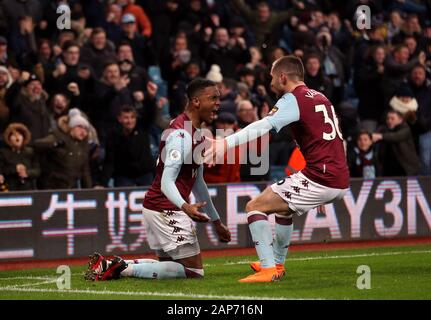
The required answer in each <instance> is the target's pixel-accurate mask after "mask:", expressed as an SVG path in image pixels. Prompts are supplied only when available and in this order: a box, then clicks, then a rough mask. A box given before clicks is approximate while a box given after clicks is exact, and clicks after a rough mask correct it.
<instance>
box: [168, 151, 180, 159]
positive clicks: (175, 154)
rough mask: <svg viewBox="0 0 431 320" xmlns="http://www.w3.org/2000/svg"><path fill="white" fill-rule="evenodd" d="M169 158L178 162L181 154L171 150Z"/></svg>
mask: <svg viewBox="0 0 431 320" xmlns="http://www.w3.org/2000/svg"><path fill="white" fill-rule="evenodd" d="M169 157H170V158H171V160H173V161H178V160H180V159H181V152H179V151H178V150H171V152H170V153H169Z"/></svg>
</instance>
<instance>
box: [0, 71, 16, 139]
mask: <svg viewBox="0 0 431 320" xmlns="http://www.w3.org/2000/svg"><path fill="white" fill-rule="evenodd" d="M12 82H13V80H12V76H11V75H10V73H9V70H8V69H7V68H6V67H4V66H0V134H2V133H3V131H4V129H5V128H6V125H7V124H8V122H9V107H8V106H7V104H6V99H5V98H6V92H7V90H8V89H9V87H10V86H11V85H12Z"/></svg>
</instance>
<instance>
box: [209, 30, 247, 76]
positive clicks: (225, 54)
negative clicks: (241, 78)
mask: <svg viewBox="0 0 431 320" xmlns="http://www.w3.org/2000/svg"><path fill="white" fill-rule="evenodd" d="M250 58H251V57H250V52H249V51H248V48H247V45H246V43H245V40H244V38H229V33H228V31H227V29H226V28H218V29H217V30H216V31H215V39H214V43H212V44H209V46H208V48H207V54H206V58H205V61H206V63H207V64H208V66H211V65H213V64H217V65H218V66H220V69H221V73H222V75H223V76H224V77H227V78H232V79H235V78H238V77H237V72H238V66H239V65H245V64H246V63H247V62H249V61H250Z"/></svg>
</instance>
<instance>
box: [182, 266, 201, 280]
mask: <svg viewBox="0 0 431 320" xmlns="http://www.w3.org/2000/svg"><path fill="white" fill-rule="evenodd" d="M184 270H185V272H186V278H203V277H204V269H196V268H187V267H184Z"/></svg>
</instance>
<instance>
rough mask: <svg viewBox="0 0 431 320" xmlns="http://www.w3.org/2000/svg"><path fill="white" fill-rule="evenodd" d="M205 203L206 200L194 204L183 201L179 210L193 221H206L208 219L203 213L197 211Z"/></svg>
mask: <svg viewBox="0 0 431 320" xmlns="http://www.w3.org/2000/svg"><path fill="white" fill-rule="evenodd" d="M206 204H207V203H206V202H199V203H195V204H188V203H184V204H183V205H182V207H181V210H183V211H184V212H185V213H186V214H187V215H188V216H189V217H190V218H191V219H192V220H193V221H196V222H208V221H209V220H210V219H209V218H208V217H207V216H206V215H205V214H203V213H201V212H199V211H198V210H199V209H200V208H202V207H204V206H205V205H206Z"/></svg>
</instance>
